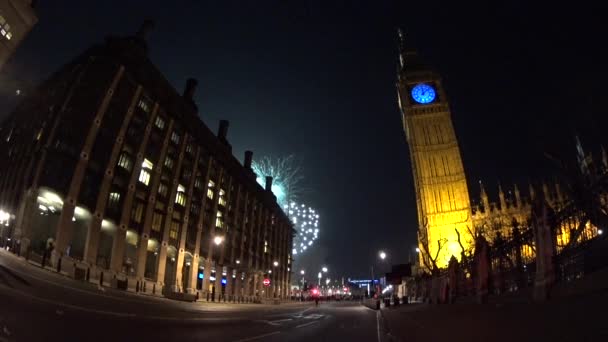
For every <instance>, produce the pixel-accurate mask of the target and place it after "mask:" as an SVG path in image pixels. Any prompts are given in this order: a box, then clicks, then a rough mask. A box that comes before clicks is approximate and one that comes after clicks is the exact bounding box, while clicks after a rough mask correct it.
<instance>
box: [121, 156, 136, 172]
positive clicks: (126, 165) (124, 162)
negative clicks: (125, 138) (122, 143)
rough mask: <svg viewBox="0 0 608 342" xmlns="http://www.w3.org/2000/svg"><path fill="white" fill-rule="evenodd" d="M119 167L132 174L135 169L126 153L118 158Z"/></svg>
mask: <svg viewBox="0 0 608 342" xmlns="http://www.w3.org/2000/svg"><path fill="white" fill-rule="evenodd" d="M118 166H120V167H122V168H123V169H125V170H127V171H129V172H131V169H133V162H132V161H131V157H129V155H128V154H126V153H125V152H123V153H121V154H120V157H119V158H118Z"/></svg>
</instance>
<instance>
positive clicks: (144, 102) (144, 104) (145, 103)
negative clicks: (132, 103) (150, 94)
mask: <svg viewBox="0 0 608 342" xmlns="http://www.w3.org/2000/svg"><path fill="white" fill-rule="evenodd" d="M137 107H139V108H141V110H143V111H144V112H146V113H149V112H150V108H151V107H152V101H150V99H149V98H147V97H145V96H142V98H141V99H139V102H138V103H137Z"/></svg>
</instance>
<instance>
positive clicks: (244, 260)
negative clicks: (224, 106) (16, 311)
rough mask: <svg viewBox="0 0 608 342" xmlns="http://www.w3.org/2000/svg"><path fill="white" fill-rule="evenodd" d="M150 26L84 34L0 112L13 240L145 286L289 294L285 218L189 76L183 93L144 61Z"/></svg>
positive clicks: (2, 173) (4, 192) (2, 186)
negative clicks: (119, 33)
mask: <svg viewBox="0 0 608 342" xmlns="http://www.w3.org/2000/svg"><path fill="white" fill-rule="evenodd" d="M151 28H152V23H151V22H145V23H144V25H143V26H142V27H141V29H140V30H139V31H138V32H137V34H136V35H134V36H128V37H115V36H110V37H107V38H106V40H105V42H104V43H102V44H99V45H95V46H92V47H91V48H89V49H88V50H86V51H85V52H84V53H83V54H81V55H80V56H78V57H77V58H75V59H74V60H73V61H71V62H70V63H68V64H66V65H65V66H63V67H62V68H61V69H60V70H58V71H57V72H56V73H54V74H53V75H52V76H51V77H50V78H49V79H48V80H47V81H45V82H44V83H43V84H42V85H40V87H39V88H38V89H37V90H36V91H35V92H34V93H32V94H31V95H28V96H27V97H26V98H25V99H24V100H23V101H22V102H21V103H20V104H19V105H18V107H17V108H16V109H15V111H14V112H13V113H12V114H10V115H9V117H8V118H7V119H6V120H5V121H4V122H3V123H2V124H1V126H0V136H1V137H2V139H1V140H0V141H1V146H0V151H1V152H2V153H3V157H4V160H5V163H3V164H2V165H1V166H0V206H1V207H2V208H3V210H5V211H6V212H10V213H12V214H13V215H14V216H15V218H16V219H15V228H14V230H13V232H12V236H13V238H14V239H13V240H14V241H16V243H17V244H18V246H17V247H18V248H19V249H20V251H21V253H22V254H27V255H28V256H30V257H31V258H34V257H36V256H37V257H38V258H40V256H46V254H50V256H51V257H50V259H51V262H52V263H53V265H55V266H56V267H59V265H61V264H62V265H64V267H63V268H64V269H66V268H67V267H68V265H72V264H74V265H76V268H82V269H87V270H88V271H89V272H91V274H99V273H100V272H101V271H104V272H105V274H110V275H111V276H112V277H113V276H114V275H116V277H117V279H122V280H123V282H124V280H128V283H129V284H130V286H134V284H137V285H138V288H143V289H144V290H146V291H150V290H151V289H153V288H154V289H155V290H156V291H159V290H160V288H162V289H163V291H164V292H189V293H194V292H197V291H198V292H199V293H202V294H203V295H205V294H207V293H209V294H212V295H216V294H226V295H247V296H253V295H258V296H264V297H277V296H286V295H287V294H288V284H289V281H290V275H291V272H290V271H291V270H290V267H291V266H290V265H291V250H292V239H293V234H294V230H293V227H292V224H291V222H290V220H289V219H288V217H287V216H286V215H285V214H284V213H283V211H282V209H281V208H280V207H279V206H278V204H277V201H276V198H275V196H274V195H273V194H272V192H271V190H270V189H271V186H272V178H269V177H268V178H267V179H266V187H265V188H263V187H261V186H260V185H259V184H258V183H257V182H256V175H255V174H254V172H253V171H252V169H251V162H252V152H249V151H248V152H246V153H245V159H244V165H241V164H240V163H239V161H238V160H237V159H236V158H235V157H234V156H233V154H232V148H231V145H230V143H229V141H228V139H227V134H228V122H227V121H221V122H220V125H219V130H218V133H217V135H214V134H213V133H212V132H211V131H210V130H209V128H208V127H207V126H206V125H205V124H204V123H203V121H202V120H201V119H200V118H199V115H198V108H197V106H196V104H195V103H194V101H193V95H194V93H195V90H196V86H197V82H196V81H195V80H194V79H189V80H188V82H187V84H186V86H185V89H184V91H183V94H182V95H180V94H178V92H177V91H176V90H175V89H174V88H173V87H172V86H171V85H170V84H169V82H168V81H167V80H166V79H165V77H164V76H163V75H162V73H161V72H160V71H159V70H158V69H157V68H156V67H155V66H154V65H153V64H152V62H151V61H150V59H149V58H148V54H147V50H148V47H147V44H146V40H145V38H146V35H147V34H148V32H149V31H150V30H151ZM51 249H52V252H50V251H51ZM72 261H74V262H72ZM108 278H109V277H108ZM264 278H270V280H271V283H270V286H267V287H265V286H263V285H262V284H263V279H264Z"/></svg>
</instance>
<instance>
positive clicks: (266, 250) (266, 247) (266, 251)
mask: <svg viewBox="0 0 608 342" xmlns="http://www.w3.org/2000/svg"><path fill="white" fill-rule="evenodd" d="M264 253H268V241H264Z"/></svg>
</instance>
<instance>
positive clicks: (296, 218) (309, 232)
mask: <svg viewBox="0 0 608 342" xmlns="http://www.w3.org/2000/svg"><path fill="white" fill-rule="evenodd" d="M283 210H284V211H285V213H286V214H287V216H289V219H291V222H293V225H294V228H295V229H296V231H297V234H296V236H295V239H294V241H293V250H292V254H293V255H297V254H301V253H303V252H305V251H306V250H307V249H308V248H311V247H312V245H313V243H314V242H315V241H316V240H317V238H318V237H319V214H318V213H317V212H316V211H315V210H314V209H313V208H311V207H309V206H307V205H305V204H297V203H295V202H291V203H289V205H287V204H286V205H284V206H283Z"/></svg>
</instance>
